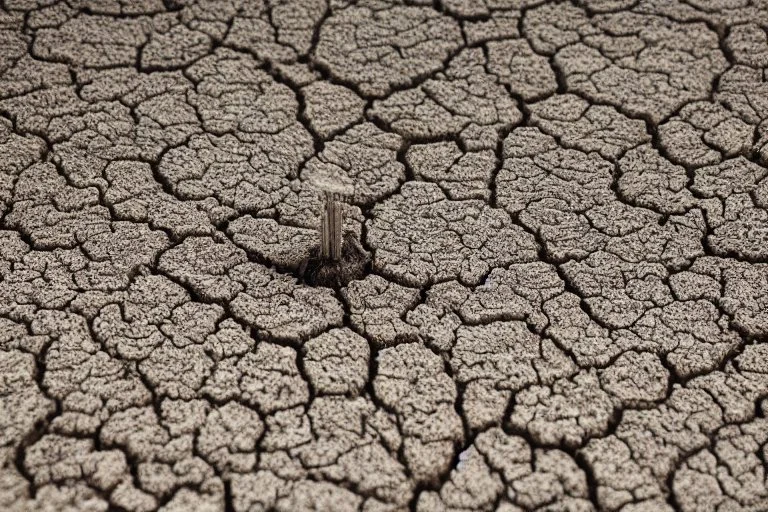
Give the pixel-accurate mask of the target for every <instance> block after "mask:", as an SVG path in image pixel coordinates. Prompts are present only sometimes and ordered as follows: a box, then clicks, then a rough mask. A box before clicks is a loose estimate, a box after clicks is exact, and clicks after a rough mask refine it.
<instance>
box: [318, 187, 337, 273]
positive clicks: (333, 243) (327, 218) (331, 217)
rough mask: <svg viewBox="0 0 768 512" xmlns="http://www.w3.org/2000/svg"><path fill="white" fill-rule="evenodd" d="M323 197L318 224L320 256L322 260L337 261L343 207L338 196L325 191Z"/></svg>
mask: <svg viewBox="0 0 768 512" xmlns="http://www.w3.org/2000/svg"><path fill="white" fill-rule="evenodd" d="M324 196H325V212H324V213H323V218H322V220H321V222H320V256H321V257H322V259H324V260H331V261H339V260H340V259H341V246H342V243H343V241H342V240H343V239H342V222H343V217H342V210H343V206H342V204H341V202H340V201H339V195H338V194H334V193H333V192H328V191H326V192H325V193H324Z"/></svg>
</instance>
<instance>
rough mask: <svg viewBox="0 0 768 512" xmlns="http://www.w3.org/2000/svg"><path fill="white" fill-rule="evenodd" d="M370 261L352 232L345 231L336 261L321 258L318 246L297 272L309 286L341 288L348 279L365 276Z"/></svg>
mask: <svg viewBox="0 0 768 512" xmlns="http://www.w3.org/2000/svg"><path fill="white" fill-rule="evenodd" d="M370 262H371V255H370V253H369V252H368V251H366V250H365V249H364V248H363V246H362V245H360V242H359V241H358V240H357V237H356V236H355V235H354V234H353V233H346V234H345V235H344V245H343V247H342V251H341V258H340V259H339V260H338V261H332V260H327V259H323V258H321V257H320V248H319V247H317V248H315V249H313V250H312V253H311V254H310V256H309V258H307V260H306V261H305V262H304V263H303V264H302V265H301V267H300V268H299V274H300V276H301V278H302V279H303V280H304V282H305V283H307V284H309V285H311V286H328V287H330V288H341V287H342V286H346V285H347V284H348V283H349V282H350V281H354V280H355V279H362V278H363V277H365V275H366V273H367V271H368V267H369V265H370Z"/></svg>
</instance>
